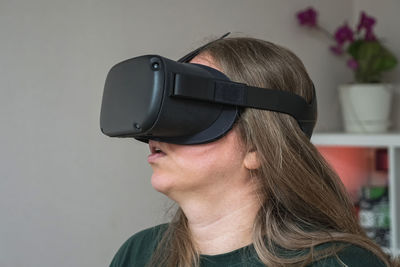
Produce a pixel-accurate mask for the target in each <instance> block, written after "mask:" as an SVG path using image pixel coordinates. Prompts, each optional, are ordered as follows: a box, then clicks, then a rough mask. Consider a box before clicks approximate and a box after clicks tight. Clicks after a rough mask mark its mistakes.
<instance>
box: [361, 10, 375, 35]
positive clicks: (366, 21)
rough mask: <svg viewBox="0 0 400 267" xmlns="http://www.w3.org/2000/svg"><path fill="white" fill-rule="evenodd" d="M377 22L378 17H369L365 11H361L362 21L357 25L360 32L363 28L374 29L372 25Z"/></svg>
mask: <svg viewBox="0 0 400 267" xmlns="http://www.w3.org/2000/svg"><path fill="white" fill-rule="evenodd" d="M375 23H376V19H375V18H373V17H369V16H368V15H367V14H366V13H365V12H364V11H363V12H361V19H360V23H359V24H358V26H357V32H360V31H361V29H363V28H364V29H366V30H367V32H368V31H372V26H374V24H375Z"/></svg>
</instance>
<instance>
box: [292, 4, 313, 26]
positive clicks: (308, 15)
mask: <svg viewBox="0 0 400 267" xmlns="http://www.w3.org/2000/svg"><path fill="white" fill-rule="evenodd" d="M297 19H298V20H299V23H300V25H304V26H309V27H315V26H316V25H317V11H315V9H313V8H312V7H310V8H307V9H306V10H304V11H300V12H298V13H297Z"/></svg>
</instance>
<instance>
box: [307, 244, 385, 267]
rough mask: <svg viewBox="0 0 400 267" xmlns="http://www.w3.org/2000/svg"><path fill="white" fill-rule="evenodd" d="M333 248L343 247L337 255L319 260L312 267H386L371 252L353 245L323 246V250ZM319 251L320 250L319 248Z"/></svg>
mask: <svg viewBox="0 0 400 267" xmlns="http://www.w3.org/2000/svg"><path fill="white" fill-rule="evenodd" d="M331 246H332V247H333V246H339V247H342V248H341V249H340V250H339V251H338V252H337V253H336V255H333V256H329V257H327V258H324V259H321V260H318V261H316V262H314V263H312V264H311V265H309V266H310V267H311V266H312V267H322V266H326V267H328V266H329V267H330V266H332V267H333V266H335V267H336V266H338V267H339V266H347V267H358V266H360V267H385V264H384V263H383V262H382V260H381V259H380V258H379V257H378V256H376V255H375V254H374V253H372V252H371V251H369V250H367V249H365V248H362V247H359V246H356V245H352V244H343V243H341V244H337V243H335V244H332V243H330V244H324V245H321V247H323V248H327V247H331ZM317 249H318V248H317Z"/></svg>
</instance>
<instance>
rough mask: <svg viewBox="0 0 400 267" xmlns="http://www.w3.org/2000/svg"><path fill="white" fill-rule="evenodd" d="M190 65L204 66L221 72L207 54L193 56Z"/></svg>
mask: <svg viewBox="0 0 400 267" xmlns="http://www.w3.org/2000/svg"><path fill="white" fill-rule="evenodd" d="M190 63H195V64H200V65H205V66H208V67H211V68H213V69H216V70H218V71H221V72H222V70H221V69H220V68H219V67H218V66H217V64H216V63H215V60H214V59H213V58H212V57H211V56H210V55H209V54H207V53H203V54H199V55H197V56H195V57H194V58H193V59H192V60H190Z"/></svg>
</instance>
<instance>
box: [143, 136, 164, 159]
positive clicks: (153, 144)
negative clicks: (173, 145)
mask: <svg viewBox="0 0 400 267" xmlns="http://www.w3.org/2000/svg"><path fill="white" fill-rule="evenodd" d="M149 148H150V153H151V154H150V155H149V156H148V158H147V161H148V162H149V163H154V162H155V161H156V160H158V159H159V158H162V157H164V156H166V153H165V151H164V149H163V147H162V145H161V143H160V142H157V141H153V140H150V141H149Z"/></svg>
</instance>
